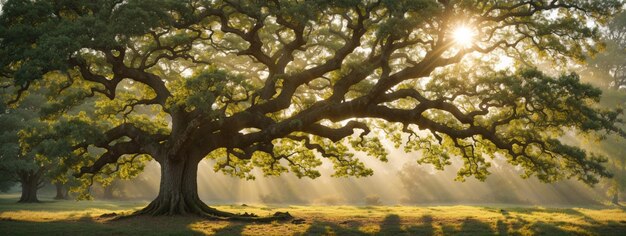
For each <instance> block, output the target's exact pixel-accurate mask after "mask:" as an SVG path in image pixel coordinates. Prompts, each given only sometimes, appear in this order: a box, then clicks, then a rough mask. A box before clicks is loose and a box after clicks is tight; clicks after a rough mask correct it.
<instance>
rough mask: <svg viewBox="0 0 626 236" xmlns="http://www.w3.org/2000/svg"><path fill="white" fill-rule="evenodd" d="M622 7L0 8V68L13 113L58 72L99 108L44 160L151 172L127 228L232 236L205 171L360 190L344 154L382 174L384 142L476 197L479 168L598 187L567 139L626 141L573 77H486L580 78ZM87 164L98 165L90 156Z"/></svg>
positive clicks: (214, 4)
mask: <svg viewBox="0 0 626 236" xmlns="http://www.w3.org/2000/svg"><path fill="white" fill-rule="evenodd" d="M621 7H622V3H621V1H618V0H602V1H599V0H598V1H593V0H550V1H546V0H528V1H517V0H515V1H513V0H488V1H485V0H480V1H471V0H458V1H454V0H438V1H435V0H404V1H395V0H378V1H376V0H339V1H325V0H317V1H287V0H285V1H283V0H271V1H239V0H210V1H209V0H191V1H169V0H126V1H122V0H100V1H77V0H74V1H72V0H68V1H37V0H35V1H20V0H13V1H12V0H9V1H7V2H6V3H5V4H4V6H3V9H2V13H1V15H0V68H2V69H1V74H2V75H3V76H4V77H6V78H7V79H8V80H11V83H7V84H6V85H4V86H14V87H15V88H16V89H17V90H18V93H17V99H16V101H19V96H20V94H22V93H23V92H24V91H28V89H29V87H30V86H31V84H33V83H36V81H40V80H44V81H45V80H47V79H48V77H49V75H50V74H59V72H61V73H60V74H67V77H68V79H67V81H69V82H70V83H69V84H68V86H69V87H72V88H78V87H80V88H83V89H85V91H86V92H84V93H82V96H83V97H93V98H94V99H96V100H97V102H96V114H97V115H98V116H97V117H96V118H91V117H90V116H80V115H76V116H73V117H70V118H64V120H65V121H67V123H71V125H66V126H63V127H73V128H71V129H70V130H72V132H69V133H68V134H67V135H66V136H65V137H63V139H62V140H61V142H62V145H61V144H59V145H60V146H61V147H63V149H64V150H65V151H67V152H68V153H69V152H73V153H75V154H78V155H77V158H75V159H73V160H75V163H82V164H84V165H85V166H84V167H82V168H81V169H80V173H78V175H79V176H83V175H86V176H92V175H93V174H96V173H98V172H99V171H101V170H102V169H103V168H107V166H110V165H119V164H120V162H125V161H126V160H128V159H129V158H130V157H132V156H134V155H145V156H150V157H151V158H154V160H156V161H157V162H158V163H159V164H160V166H161V183H160V191H159V194H158V196H157V198H156V199H155V200H154V201H152V202H151V203H150V204H149V205H148V206H147V207H146V208H145V209H143V210H141V211H139V212H138V213H137V214H151V215H163V214H168V215H177V214H197V215H202V216H205V217H212V218H219V219H233V218H238V219H242V218H244V217H243V216H238V215H235V214H232V213H228V212H222V211H219V210H217V209H214V208H211V207H208V206H207V205H205V204H204V203H203V202H201V201H200V199H199V198H198V193H197V183H196V181H197V171H198V163H199V162H200V161H201V160H202V159H204V158H209V159H213V160H215V163H216V166H215V170H216V171H222V172H224V173H227V174H231V175H235V176H239V177H243V178H254V176H252V175H251V174H250V171H251V170H252V169H253V168H255V167H257V168H260V169H261V170H262V171H263V172H264V173H265V174H266V175H278V174H281V173H283V172H287V171H292V172H293V173H295V174H296V175H297V176H299V177H310V178H315V177H318V176H319V175H320V173H319V172H318V171H317V170H316V167H318V166H320V165H321V164H322V161H321V160H320V157H323V158H326V159H328V160H329V161H331V162H332V163H333V165H334V168H335V170H336V172H335V174H334V175H335V176H368V175H371V174H372V170H371V169H369V168H367V167H365V165H364V164H363V162H361V160H359V159H358V158H356V157H355V156H354V155H353V154H352V153H353V152H354V151H362V152H366V153H367V154H369V155H370V156H372V157H374V158H378V159H380V160H382V161H386V160H387V154H388V153H387V151H386V150H385V149H384V147H383V145H382V143H381V139H387V140H389V141H391V142H393V143H394V144H395V145H397V146H398V147H399V146H401V145H404V147H405V149H406V150H407V151H420V152H421V153H422V157H421V158H420V159H419V160H418V162H419V163H430V164H433V165H434V166H436V167H437V168H440V169H441V168H444V166H446V165H449V164H450V158H451V157H453V156H458V157H460V158H462V159H463V160H464V162H465V165H464V166H463V167H462V168H461V169H460V170H459V171H458V176H459V179H463V178H465V177H468V176H474V177H476V178H478V179H485V178H486V176H487V175H488V168H489V166H490V162H489V161H488V160H487V159H486V158H488V157H491V156H493V155H494V153H500V154H502V155H503V156H505V157H506V158H507V159H508V161H509V162H510V163H511V164H513V165H515V166H519V167H520V168H523V169H524V170H525V174H524V176H531V175H535V176H537V177H538V178H539V179H541V180H543V181H556V180H559V179H563V178H570V177H575V178H578V179H579V180H581V181H584V182H586V183H589V184H593V183H596V182H597V181H598V177H604V176H610V174H609V173H608V172H607V171H606V169H605V168H604V167H603V165H602V163H604V162H605V161H606V159H605V158H602V157H599V156H597V155H590V154H588V153H587V152H585V151H584V150H582V149H580V148H578V147H574V146H570V145H566V144H564V143H562V142H561V141H559V139H558V138H559V136H561V135H562V134H563V132H564V130H565V129H564V128H569V129H575V130H577V131H579V132H581V133H588V134H591V135H593V134H596V133H604V132H616V133H618V134H620V135H624V132H623V131H622V130H620V129H619V128H618V127H616V125H615V123H616V122H617V121H618V115H619V113H620V112H619V111H605V110H600V109H597V108H596V103H597V102H598V100H599V98H600V95H601V92H600V90H599V89H596V88H593V87H592V86H590V85H586V84H582V83H580V81H579V77H578V76H577V75H575V74H563V75H561V76H556V77H553V76H549V75H548V74H545V73H542V72H540V71H538V70H537V69H533V68H526V69H523V68H517V69H515V70H505V71H495V69H494V68H495V66H494V64H495V63H493V60H497V58H498V55H501V54H505V53H513V52H519V51H523V52H524V53H525V54H528V55H535V56H544V57H550V58H554V61H555V62H556V63H557V65H558V64H561V65H562V64H564V63H568V62H571V61H572V60H579V61H580V60H584V59H586V56H587V55H589V54H593V53H595V52H596V46H598V45H599V44H598V43H597V42H598V40H599V35H600V34H599V31H598V30H597V29H596V28H593V27H594V25H598V24H600V25H601V24H603V23H605V22H606V21H607V19H608V18H609V17H611V16H612V15H614V14H615V13H617V12H618V11H620V10H621ZM468 39H473V40H472V41H470V40H468ZM489 58H492V59H493V60H491V61H490V60H488V59H489ZM552 74H554V73H552ZM557 74H558V73H557ZM73 100H77V101H79V100H80V98H73ZM66 105H68V106H69V105H71V103H66ZM58 110H61V111H62V110H63V109H58ZM61 120H63V119H61ZM355 130H360V131H355ZM35 136H36V135H34V136H33V137H35ZM348 146H351V147H352V148H348ZM96 147H97V148H101V149H104V150H106V151H104V152H103V154H102V155H100V156H96V157H92V156H89V155H87V153H88V152H87V151H86V150H87V149H88V148H96ZM316 153H317V154H318V155H316ZM80 154H84V155H85V156H82V158H81V155H80ZM85 160H87V161H85ZM246 219H249V218H246ZM252 220H254V219H252ZM263 220H268V219H267V218H264V219H263ZM269 220H271V218H270V219H269Z"/></svg>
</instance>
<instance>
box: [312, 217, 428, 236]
mask: <svg viewBox="0 0 626 236" xmlns="http://www.w3.org/2000/svg"><path fill="white" fill-rule="evenodd" d="M419 221H420V222H421V223H420V224H418V225H409V226H404V227H403V225H402V222H401V219H400V216H398V215H396V214H390V215H387V216H385V218H384V219H383V221H382V222H381V223H380V231H379V232H378V233H376V234H375V235H383V236H385V235H390V236H392V235H394V236H395V235H433V234H434V229H433V226H432V222H433V219H432V217H431V216H429V215H426V216H423V217H422V218H420V220H419ZM359 226H360V224H336V223H331V222H322V221H315V222H313V223H312V224H311V226H310V227H309V229H308V230H307V231H306V232H305V233H304V235H329V234H335V235H371V233H367V232H363V231H361V230H360V229H359Z"/></svg>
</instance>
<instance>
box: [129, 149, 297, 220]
mask: <svg viewBox="0 0 626 236" xmlns="http://www.w3.org/2000/svg"><path fill="white" fill-rule="evenodd" d="M199 162H200V160H189V159H185V158H178V159H175V160H172V159H169V158H163V160H162V161H160V162H159V164H161V183H160V185H159V194H158V196H157V197H156V199H154V200H153V201H152V202H151V203H150V204H148V206H146V207H145V208H144V209H142V210H140V211H138V212H135V213H134V215H153V216H160V215H169V216H171V215H197V216H202V217H206V218H210V219H216V220H242V221H262V222H269V221H272V220H285V219H291V218H292V217H291V215H289V213H282V212H277V213H276V214H274V216H270V217H257V216H256V215H253V214H234V213H230V212H224V211H220V210H217V209H215V208H212V207H209V206H207V205H206V204H204V202H202V201H201V200H200V198H199V197H198V184H197V178H198V176H197V173H198V163H199Z"/></svg>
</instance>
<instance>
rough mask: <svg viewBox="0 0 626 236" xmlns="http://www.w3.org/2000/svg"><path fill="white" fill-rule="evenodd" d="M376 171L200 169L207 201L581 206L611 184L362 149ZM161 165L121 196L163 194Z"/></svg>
mask: <svg viewBox="0 0 626 236" xmlns="http://www.w3.org/2000/svg"><path fill="white" fill-rule="evenodd" d="M357 155H359V156H360V158H361V160H363V161H364V162H365V164H366V165H367V166H368V167H370V168H372V169H373V170H374V175H373V176H369V177H364V178H354V177H349V178H335V177H331V175H332V173H333V170H332V166H331V164H330V163H329V162H324V164H323V165H322V166H321V167H320V168H319V170H320V172H321V174H322V176H321V177H319V178H317V179H314V180H312V179H308V178H302V179H299V178H297V177H296V176H295V175H293V174H291V173H286V174H283V175H281V176H270V177H264V176H263V174H262V173H261V172H260V171H255V172H254V173H255V176H256V177H257V178H256V180H243V179H239V178H236V177H230V176H227V175H224V174H222V173H215V172H214V171H213V164H212V163H211V161H209V160H204V161H202V162H201V163H200V165H199V167H198V192H199V196H200V198H201V199H202V200H203V201H205V202H206V203H207V204H209V205H211V204H255V203H258V204H309V205H378V204H383V205H412V204H489V203H496V204H531V205H575V204H585V205H589V204H598V203H600V202H601V201H604V200H605V199H604V197H603V196H604V195H603V190H602V189H600V188H599V187H590V186H588V185H585V184H583V183H581V182H578V181H576V180H564V181H560V182H556V183H543V182H540V181H539V180H538V179H536V178H534V177H531V178H529V179H523V178H522V177H520V175H521V173H522V170H521V169H520V168H517V167H514V166H512V165H510V164H508V163H506V160H504V159H503V158H501V157H494V159H492V160H491V163H492V167H491V168H490V169H489V170H490V172H491V175H490V176H489V177H488V178H487V180H486V181H485V182H481V181H479V180H476V179H474V178H473V177H471V178H467V179H466V181H465V182H460V181H455V180H454V179H455V177H456V171H457V170H458V169H459V168H460V166H461V165H462V163H461V160H460V159H456V160H454V159H453V160H452V165H450V166H448V167H446V168H445V170H444V171H439V170H436V169H434V168H433V167H432V166H430V165H419V164H417V163H416V160H417V156H416V154H407V153H404V152H403V151H401V150H396V149H393V147H391V148H390V155H389V161H388V162H387V163H384V162H381V161H379V160H376V159H374V158H371V157H367V155H365V154H364V153H357ZM159 168H160V167H159V164H158V163H156V162H154V161H152V162H150V163H148V164H147V166H146V168H145V171H144V172H143V173H142V174H140V175H139V176H138V177H137V178H135V179H133V180H127V181H120V183H119V185H118V188H120V189H119V191H118V195H120V197H124V198H133V199H145V200H151V199H153V198H154V197H156V196H157V194H158V189H159V181H160V170H159Z"/></svg>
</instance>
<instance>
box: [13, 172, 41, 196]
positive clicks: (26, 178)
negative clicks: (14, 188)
mask: <svg viewBox="0 0 626 236" xmlns="http://www.w3.org/2000/svg"><path fill="white" fill-rule="evenodd" d="M20 177H21V180H20V182H21V184H22V197H20V200H19V201H18V202H20V203H34V202H39V199H37V190H39V187H40V186H39V185H40V181H39V179H40V177H39V175H38V174H33V173H24V174H22V175H21V176H20Z"/></svg>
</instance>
